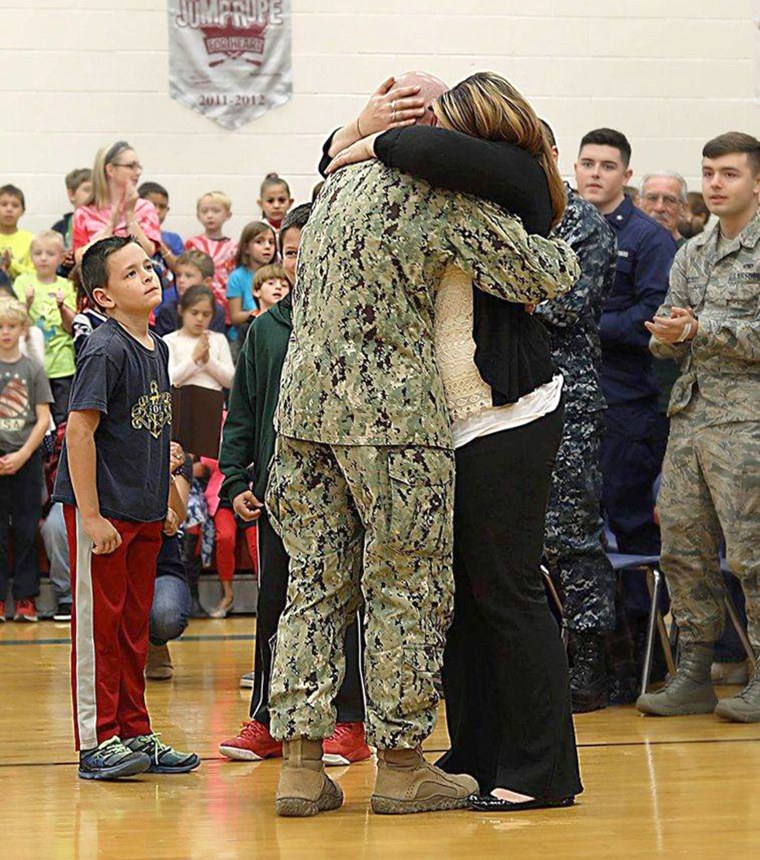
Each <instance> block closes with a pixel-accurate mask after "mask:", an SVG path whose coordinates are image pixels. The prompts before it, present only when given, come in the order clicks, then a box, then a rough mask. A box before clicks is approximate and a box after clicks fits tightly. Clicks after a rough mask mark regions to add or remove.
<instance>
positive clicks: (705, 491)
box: [637, 133, 760, 722]
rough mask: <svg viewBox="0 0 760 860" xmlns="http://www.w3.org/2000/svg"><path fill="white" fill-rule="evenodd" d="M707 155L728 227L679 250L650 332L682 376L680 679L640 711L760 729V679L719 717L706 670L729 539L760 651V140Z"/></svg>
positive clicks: (677, 532)
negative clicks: (714, 717)
mask: <svg viewBox="0 0 760 860" xmlns="http://www.w3.org/2000/svg"><path fill="white" fill-rule="evenodd" d="M703 156H704V161H703V186H704V196H705V199H706V201H707V203H708V206H710V209H711V211H712V212H713V213H714V214H717V215H719V217H720V224H719V225H718V226H716V227H715V228H714V229H713V230H712V231H710V232H705V233H702V234H700V235H699V236H697V237H695V238H694V239H692V240H691V241H689V242H688V244H687V245H686V246H685V247H683V248H682V249H681V250H680V251H679V253H678V255H677V257H676V259H675V262H674V265H673V270H672V272H671V278H670V290H669V292H668V295H667V298H666V300H665V304H664V305H663V306H662V307H661V308H660V310H659V312H658V315H657V317H655V320H654V322H653V323H649V324H648V325H647V327H648V328H649V330H650V331H651V332H652V334H653V337H652V341H651V350H652V352H653V353H654V354H655V355H656V356H659V357H668V358H674V359H675V360H676V361H677V362H678V363H679V365H680V369H681V375H680V377H679V378H678V380H677V381H676V383H675V385H674V386H673V392H672V395H671V398H670V407H669V411H668V414H669V416H670V418H671V423H670V438H669V441H668V448H667V453H666V455H665V463H664V469H663V477H662V488H661V490H660V495H659V499H658V510H659V512H660V521H661V528H662V536H663V542H662V543H663V546H662V566H663V570H664V571H665V574H666V576H667V581H668V587H669V589H670V593H671V597H672V607H673V614H674V617H675V620H676V622H677V624H678V627H679V631H680V634H681V640H680V641H681V656H680V662H679V667H678V672H677V673H676V675H675V676H674V678H673V679H672V680H671V681H670V682H669V683H668V684H667V685H666V687H665V688H664V689H663V690H661V691H659V692H657V693H653V694H646V695H642V696H641V697H640V698H639V700H638V702H637V707H638V708H639V710H641V711H643V712H644V713H646V714H656V715H660V716H674V715H680V714H690V713H709V712H712V711H713V710H715V711H716V713H717V714H719V715H720V716H722V717H725V718H727V719H732V720H737V721H742V722H758V721H760V672H756V674H755V678H754V680H753V681H752V682H750V684H749V685H748V686H747V687H746V688H745V689H744V690H743V691H742V692H741V693H740V694H739V695H738V696H734V697H732V698H730V699H724V700H723V701H721V703H720V704H719V705H718V707H717V709H716V707H715V706H716V704H717V699H716V697H715V694H714V692H713V688H712V684H711V681H710V664H711V662H712V656H713V646H714V644H715V641H716V640H717V639H718V637H719V636H720V635H721V632H722V628H723V623H724V611H723V590H722V587H721V572H720V562H719V557H718V555H719V549H720V545H721V541H722V539H725V542H726V556H727V561H728V566H729V568H730V569H731V570H732V571H733V572H734V573H735V574H736V576H737V577H738V578H739V580H740V581H741V583H742V586H743V588H744V593H745V596H746V599H747V617H748V627H749V638H750V641H751V642H752V644H753V646H754V648H755V651H756V653H760V652H759V651H758V649H759V648H760V213H759V212H758V193H760V142H758V141H757V140H755V138H753V137H751V136H749V135H744V134H739V133H731V134H727V135H722V136H721V137H719V138H716V139H715V140H713V141H710V143H708V144H707V145H706V146H705V149H704V151H703Z"/></svg>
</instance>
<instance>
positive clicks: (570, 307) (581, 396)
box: [536, 186, 617, 412]
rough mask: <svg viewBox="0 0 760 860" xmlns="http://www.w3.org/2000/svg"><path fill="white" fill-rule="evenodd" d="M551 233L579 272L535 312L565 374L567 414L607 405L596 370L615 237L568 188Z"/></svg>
mask: <svg viewBox="0 0 760 860" xmlns="http://www.w3.org/2000/svg"><path fill="white" fill-rule="evenodd" d="M554 235H555V236H558V237H559V238H560V239H564V240H565V242H567V244H568V245H569V246H570V247H571V248H572V249H573V251H575V254H576V256H577V257H578V265H579V266H580V268H581V276H580V278H578V280H577V281H576V283H575V286H574V287H573V288H572V290H570V292H569V293H565V295H563V296H559V297H558V298H554V299H550V300H549V301H546V302H543V303H542V304H540V305H539V306H538V307H537V308H536V315H537V316H539V317H540V319H541V321H542V322H543V323H544V325H545V326H546V329H547V331H548V332H549V337H550V339H551V346H552V357H553V358H554V361H555V363H556V365H557V367H559V369H560V370H561V371H562V375H563V376H564V377H565V398H566V405H567V410H568V412H573V411H576V412H596V411H597V410H599V409H604V408H605V406H606V403H605V400H604V394H603V393H602V386H601V381H600V378H599V373H600V369H601V364H602V345H601V342H600V340H599V319H600V318H601V315H602V302H603V301H604V299H605V298H606V296H607V295H608V294H609V292H610V290H611V289H612V285H613V284H614V283H615V266H616V264H617V240H616V239H615V234H614V232H613V230H612V228H611V227H610V226H609V224H607V222H606V221H605V219H604V218H603V217H602V216H601V215H600V214H599V212H598V210H597V208H596V207H595V206H592V205H591V204H590V203H587V202H586V201H585V200H584V199H583V198H582V197H581V196H580V194H576V193H575V192H574V191H573V190H572V189H571V188H570V186H568V187H567V209H565V215H564V217H563V218H562V221H561V222H560V224H559V225H558V226H557V228H556V230H555V231H554Z"/></svg>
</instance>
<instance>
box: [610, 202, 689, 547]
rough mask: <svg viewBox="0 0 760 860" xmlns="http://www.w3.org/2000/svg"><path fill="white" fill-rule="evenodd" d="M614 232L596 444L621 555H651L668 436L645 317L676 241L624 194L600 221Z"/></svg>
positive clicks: (662, 290)
mask: <svg viewBox="0 0 760 860" xmlns="http://www.w3.org/2000/svg"><path fill="white" fill-rule="evenodd" d="M606 218H607V222H608V223H609V224H610V226H611V227H612V229H613V230H614V231H615V235H616V238H617V244H618V259H617V268H616V272H615V284H614V287H613V289H612V292H611V293H610V295H609V296H608V297H607V299H606V300H605V302H604V305H603V306H602V319H601V326H600V335H601V341H602V390H603V391H604V396H605V398H606V400H607V406H608V409H607V412H606V415H605V424H606V428H605V436H604V440H603V442H602V473H603V476H604V490H603V495H602V502H603V506H604V509H605V511H606V513H607V517H608V520H609V524H610V528H611V529H612V531H613V532H614V534H615V537H616V538H617V542H618V548H619V549H620V551H621V552H626V553H642V554H656V553H659V551H660V535H659V529H658V527H657V525H656V524H655V522H654V501H653V497H652V488H653V485H654V482H655V480H656V478H657V476H658V474H659V472H660V468H661V465H662V457H663V455H664V452H665V440H666V435H667V431H666V430H665V429H664V425H665V422H664V420H663V416H662V415H661V414H660V413H659V411H658V408H657V401H658V397H659V393H660V390H659V386H658V383H657V379H656V377H655V373H654V369H653V366H652V356H651V354H650V352H649V332H648V331H647V330H646V328H645V327H644V322H645V321H647V320H651V319H652V317H653V316H654V314H655V313H656V311H657V309H658V308H659V307H660V305H661V304H662V303H663V302H664V300H665V294H666V293H667V290H668V277H669V274H670V268H671V266H672V264H673V258H674V257H675V253H676V243H675V242H674V241H673V237H672V236H671V235H670V234H669V233H668V232H667V230H665V229H664V228H663V227H661V226H660V225H659V224H658V223H657V222H656V221H654V220H653V219H652V218H650V217H649V216H648V215H645V214H644V213H643V212H642V211H641V210H640V209H637V208H636V207H635V206H634V205H633V201H632V200H631V198H630V197H627V196H626V198H625V199H624V201H623V202H622V203H621V204H620V206H618V208H617V209H616V210H615V211H614V212H611V213H610V214H609V215H607V216H606Z"/></svg>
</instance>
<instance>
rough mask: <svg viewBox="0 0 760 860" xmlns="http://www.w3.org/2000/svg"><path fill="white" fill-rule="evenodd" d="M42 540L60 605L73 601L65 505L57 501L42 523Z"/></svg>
mask: <svg viewBox="0 0 760 860" xmlns="http://www.w3.org/2000/svg"><path fill="white" fill-rule="evenodd" d="M40 531H41V532H42V541H43V543H44V544H45V552H46V553H47V557H48V560H49V561H50V582H51V583H52V585H53V591H54V592H55V596H56V599H57V601H58V605H59V606H60V605H61V604H62V603H69V604H70V603H71V571H70V568H69V542H68V538H67V537H66V523H65V522H64V520H63V505H62V504H61V503H60V502H56V503H55V504H54V505H53V507H52V508H50V513H49V514H48V515H47V519H46V520H45V521H44V522H43V523H42V528H41V529H40Z"/></svg>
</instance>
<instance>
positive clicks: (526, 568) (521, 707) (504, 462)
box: [439, 406, 583, 800]
mask: <svg viewBox="0 0 760 860" xmlns="http://www.w3.org/2000/svg"><path fill="white" fill-rule="evenodd" d="M563 422H564V409H563V407H562V406H560V407H559V408H558V409H556V410H555V411H554V412H552V413H551V414H549V415H547V416H545V417H543V418H541V419H539V420H538V421H534V422H532V423H530V424H527V425H525V426H523V427H518V428H516V429H514V430H505V431H503V432H501V433H495V434H493V435H491V436H484V437H482V438H479V439H475V440H474V441H472V442H470V443H469V444H467V445H465V446H464V447H462V448H460V449H458V450H457V452H456V502H455V508H454V577H455V582H456V592H455V599H454V621H453V623H452V626H451V629H450V630H449V635H448V640H447V644H446V651H445V655H444V665H443V685H444V692H445V696H446V717H447V722H448V728H449V735H450V737H451V750H450V751H449V752H448V753H446V755H445V756H444V757H443V758H442V759H441V761H440V762H439V764H440V765H441V766H442V767H443V769H444V770H446V771H448V772H449V773H469V774H471V775H472V776H474V777H475V778H476V779H477V780H478V783H479V785H480V790H481V792H483V793H484V794H485V793H488V792H490V791H491V790H492V789H494V788H507V789H511V790H512V791H518V792H521V793H523V794H527V795H531V796H533V797H537V798H541V799H546V800H559V799H561V798H564V797H568V796H570V795H575V794H578V793H580V792H581V791H582V790H583V789H582V786H581V781H580V774H579V769H578V756H577V752H576V748H575V730H574V728H573V720H572V711H571V705H570V691H569V685H568V670H567V659H566V655H565V650H564V647H563V645H562V640H561V638H560V634H559V629H558V627H557V623H556V621H555V620H554V617H553V616H552V614H551V611H550V609H549V605H548V602H547V599H546V593H545V591H544V584H543V579H542V576H541V572H540V569H539V566H540V563H541V553H542V549H543V542H544V521H545V516H546V506H547V502H548V500H549V491H550V487H551V476H552V470H553V467H554V460H555V456H556V453H557V449H558V447H559V443H560V439H561V437H562V426H563Z"/></svg>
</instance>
